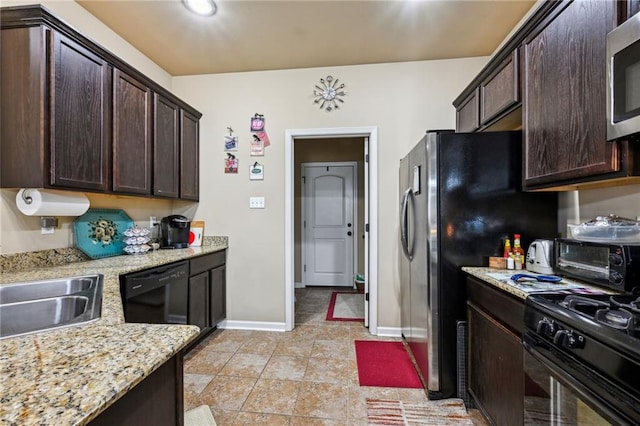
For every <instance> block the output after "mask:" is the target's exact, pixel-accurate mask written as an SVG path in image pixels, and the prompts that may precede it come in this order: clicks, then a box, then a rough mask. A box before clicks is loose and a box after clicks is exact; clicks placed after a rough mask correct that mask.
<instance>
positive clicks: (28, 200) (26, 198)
mask: <svg viewBox="0 0 640 426" xmlns="http://www.w3.org/2000/svg"><path fill="white" fill-rule="evenodd" d="M29 190H30V189H29V188H25V189H24V191H22V200H23V201H24V202H25V204H31V203H33V198H31V196H29V195H28V194H27V191H29Z"/></svg>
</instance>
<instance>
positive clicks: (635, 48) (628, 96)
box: [613, 40, 640, 123]
mask: <svg viewBox="0 0 640 426" xmlns="http://www.w3.org/2000/svg"><path fill="white" fill-rule="evenodd" d="M639 115H640V40H639V41H636V42H635V43H633V44H631V45H629V46H628V47H626V48H624V49H623V50H621V51H620V52H618V53H616V54H615V56H614V57H613V122H614V123H618V122H620V121H624V120H626V119H629V118H633V117H636V116H639Z"/></svg>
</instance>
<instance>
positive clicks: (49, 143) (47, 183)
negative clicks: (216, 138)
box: [0, 5, 201, 200]
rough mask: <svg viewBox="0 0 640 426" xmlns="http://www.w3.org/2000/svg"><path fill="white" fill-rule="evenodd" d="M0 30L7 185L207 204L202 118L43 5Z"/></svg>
mask: <svg viewBox="0 0 640 426" xmlns="http://www.w3.org/2000/svg"><path fill="white" fill-rule="evenodd" d="M0 29H1V30H2V36H1V37H0V47H1V49H0V59H1V60H2V61H1V62H0V90H1V91H2V97H1V98H0V122H1V123H2V126H0V136H1V137H2V144H1V145H0V166H1V167H0V187H2V188H20V187H36V188H41V187H44V188H59V189H70V190H79V191H86V192H97V193H121V194H130V195H140V196H161V197H171V198H184V199H187V200H198V185H199V182H198V181H197V180H198V177H199V174H198V161H199V160H198V137H199V135H198V132H199V119H200V117H201V114H200V113H199V112H198V111H196V110H195V109H193V108H192V107H191V106H189V105H188V104H186V103H185V102H183V101H182V100H180V99H179V98H177V97H176V96H175V95H173V94H172V93H170V92H169V91H167V90H166V89H164V88H163V87H161V86H159V85H158V84H157V83H155V82H154V81H152V80H151V79H149V78H148V77H146V76H145V75H144V74H142V73H140V72H139V71H138V70H136V69H135V68H133V67H131V66H130V65H129V64H127V63H126V62H124V61H122V60H121V59H119V58H118V57H116V56H114V55H113V54H112V53H110V52H109V51H107V50H105V49H104V48H102V47H101V46H99V45H97V44H95V43H93V42H92V41H90V40H89V39H87V38H86V37H84V36H83V35H82V34H80V33H78V32H77V31H75V30H74V29H73V28H71V27H69V26H68V25H67V24H65V23H64V22H62V21H60V20H59V19H58V18H57V17H56V16H54V15H53V14H51V12H49V11H48V10H47V9H46V8H44V7H42V6H40V5H37V6H17V7H7V8H2V9H1V13H0ZM154 96H158V97H159V98H160V99H162V100H163V101H162V102H156V103H155V107H156V108H159V109H158V110H157V111H156V110H155V108H154ZM167 106H169V107H168V109H167ZM181 117H184V118H181ZM154 130H155V132H156V135H155V137H154ZM154 147H155V148H156V149H157V150H159V151H158V152H155V151H154ZM163 154H167V155H168V157H167V158H165V157H162V155H163ZM180 164H182V165H185V166H188V168H186V167H183V168H180ZM167 173H168V176H167ZM181 173H186V174H185V175H184V176H181V175H180V174H181Z"/></svg>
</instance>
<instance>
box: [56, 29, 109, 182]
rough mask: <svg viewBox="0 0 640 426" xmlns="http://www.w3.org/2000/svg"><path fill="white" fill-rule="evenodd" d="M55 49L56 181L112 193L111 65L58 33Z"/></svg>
mask: <svg viewBox="0 0 640 426" xmlns="http://www.w3.org/2000/svg"><path fill="white" fill-rule="evenodd" d="M52 52H53V58H52V60H51V63H53V70H52V71H53V72H52V76H51V99H50V108H51V123H50V125H51V151H50V155H51V159H50V164H51V171H50V182H51V185H53V186H62V187H69V188H78V189H87V190H99V191H107V190H109V189H110V188H109V186H110V185H109V182H110V180H111V179H110V174H109V163H110V159H109V150H110V139H111V134H110V128H111V125H110V112H111V66H110V65H109V64H108V63H107V62H106V61H104V60H103V59H101V58H100V57H99V56H97V55H95V54H93V53H92V52H91V51H89V50H88V49H86V48H85V47H83V46H81V45H80V44H78V43H76V42H74V41H73V40H71V39H69V38H67V37H65V36H64V35H62V34H60V33H57V32H54V35H53V49H52Z"/></svg>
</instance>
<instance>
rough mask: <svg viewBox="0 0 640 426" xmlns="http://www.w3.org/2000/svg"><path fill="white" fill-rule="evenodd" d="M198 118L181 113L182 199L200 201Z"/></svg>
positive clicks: (185, 112) (187, 113) (184, 112)
mask: <svg viewBox="0 0 640 426" xmlns="http://www.w3.org/2000/svg"><path fill="white" fill-rule="evenodd" d="M199 135H200V124H199V120H198V117H197V116H195V115H193V114H190V113H189V112H187V111H184V110H182V111H180V198H182V199H185V200H194V201H198V198H199V194H200V193H199V182H200V166H199V160H198V159H199V157H200V153H199V149H200V146H199V145H200V140H199Z"/></svg>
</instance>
